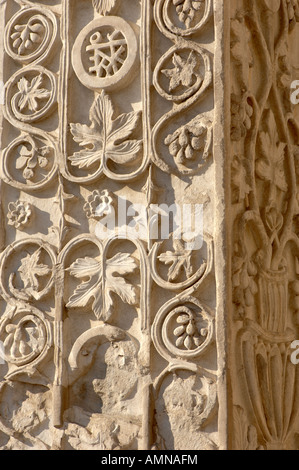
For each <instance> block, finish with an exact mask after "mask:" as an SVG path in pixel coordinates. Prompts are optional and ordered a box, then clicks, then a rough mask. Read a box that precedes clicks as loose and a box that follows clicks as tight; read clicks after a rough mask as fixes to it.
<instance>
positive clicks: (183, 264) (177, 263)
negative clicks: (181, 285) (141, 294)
mask: <svg viewBox="0 0 299 470" xmlns="http://www.w3.org/2000/svg"><path fill="white" fill-rule="evenodd" d="M174 247H175V252H173V251H166V253H162V254H161V255H160V256H159V260H160V261H161V263H164V264H166V265H171V266H170V268H169V270H168V280H169V281H175V280H176V279H177V278H178V276H179V274H180V272H181V269H184V270H185V273H186V276H187V278H188V277H190V276H192V274H193V268H192V265H191V255H192V251H190V250H189V251H186V250H185V249H184V246H183V243H182V242H181V241H180V240H175V241H174Z"/></svg>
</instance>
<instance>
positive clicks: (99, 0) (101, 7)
mask: <svg viewBox="0 0 299 470" xmlns="http://www.w3.org/2000/svg"><path fill="white" fill-rule="evenodd" d="M117 2H118V0H92V4H93V6H94V8H95V9H96V10H97V12H98V13H100V15H107V13H110V12H111V11H112V10H113V8H114V7H115V5H116V4H117Z"/></svg>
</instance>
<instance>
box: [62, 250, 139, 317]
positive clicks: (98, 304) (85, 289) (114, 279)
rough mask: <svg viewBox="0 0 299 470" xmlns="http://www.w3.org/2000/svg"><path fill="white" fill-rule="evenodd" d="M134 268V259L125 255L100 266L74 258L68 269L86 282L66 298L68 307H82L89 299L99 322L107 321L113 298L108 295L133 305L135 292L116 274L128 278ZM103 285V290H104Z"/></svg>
mask: <svg viewBox="0 0 299 470" xmlns="http://www.w3.org/2000/svg"><path fill="white" fill-rule="evenodd" d="M136 268H137V263H136V260H135V259H134V258H133V257H132V256H130V255H128V254H123V253H119V254H117V255H115V256H114V257H113V258H109V259H107V260H106V261H105V271H103V263H102V262H100V261H98V260H94V259H91V258H84V259H80V258H79V259H77V261H76V262H75V263H73V264H72V266H71V267H70V268H68V270H69V271H70V274H71V275H72V276H74V277H76V278H77V279H88V280H87V281H84V282H81V284H80V285H79V286H78V287H77V288H76V290H75V292H74V294H73V295H72V296H71V298H70V299H69V302H68V303H67V307H69V308H75V307H85V306H86V305H87V304H88V302H89V301H90V299H91V298H93V299H94V301H93V304H92V309H93V312H94V314H95V316H96V317H97V318H98V319H99V320H100V319H102V320H103V321H108V320H109V318H110V317H111V315H112V313H113V312H112V307H113V299H112V296H111V293H112V292H114V293H115V294H117V295H118V296H119V297H120V298H121V299H122V301H123V302H125V303H128V304H130V305H136V303H137V300H138V295H137V289H136V287H135V286H132V285H131V284H129V283H127V282H126V281H125V280H124V278H123V277H119V276H115V275H114V274H115V273H118V274H120V275H127V274H130V273H132V272H134V271H135V269H136ZM104 286H105V287H104Z"/></svg>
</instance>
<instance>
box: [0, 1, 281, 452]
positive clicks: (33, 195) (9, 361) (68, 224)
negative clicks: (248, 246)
mask: <svg viewBox="0 0 299 470" xmlns="http://www.w3.org/2000/svg"><path fill="white" fill-rule="evenodd" d="M212 4H213V2H212V1H211V0H200V1H192V2H187V1H175V0H173V1H172V0H171V1H170V0H157V1H155V2H149V1H147V0H140V1H139V0H126V1H123V2H120V1H117V0H100V1H98V0H93V1H91V2H84V8H85V9H86V11H87V16H82V15H81V14H80V12H81V10H82V2H81V0H74V1H73V0H72V2H70V1H69V0H61V2H58V1H57V2H55V5H44V4H42V3H39V2H31V1H29V0H28V1H27V0H26V1H23V0H21V1H16V0H7V2H5V3H4V4H2V5H1V6H0V13H1V15H2V13H3V18H4V20H3V21H5V29H4V30H3V41H4V51H3V57H2V52H1V61H2V64H3V67H2V69H1V75H0V76H2V75H3V77H4V81H5V87H4V98H5V100H4V101H5V104H4V105H3V113H2V111H1V126H2V125H3V131H2V133H1V168H0V171H1V201H2V200H3V206H2V207H3V210H4V212H5V211H6V212H5V213H6V216H7V217H6V222H3V249H2V252H1V257H0V293H1V319H0V340H1V341H2V342H3V345H4V353H3V354H4V359H5V364H3V366H0V368H1V371H0V372H1V383H0V430H1V436H0V448H1V449H2V450H4V449H25V450H27V449H29V448H31V447H34V448H35V449H66V450H71V449H76V450H83V449H95V450H105V449H109V450H113V449H119V450H124V449H133V450H136V449H151V448H156V449H161V450H162V449H171V448H176V449H178V450H179V449H182V450H183V449H184V448H186V449H187V448H188V449H199V450H200V449H209V450H212V449H213V450H214V449H217V448H218V447H219V445H220V444H219V436H218V413H217V410H218V396H217V387H218V383H217V367H218V366H217V345H216V338H215V269H214V243H213V234H214V229H215V227H214V225H213V221H212V217H211V214H212V212H213V207H212V202H211V198H212V196H213V191H214V183H213V177H211V175H213V171H214V162H213V148H214V146H213V144H214V142H213V125H214V112H215V111H214V87H213V68H214V48H215V36H214V35H215V25H214V20H213V5H212ZM8 5H9V8H8ZM1 15H0V16H1ZM71 18H72V20H71ZM87 18H88V19H87ZM88 21H89V23H87V22H88ZM156 43H160V47H159V48H158V49H156V47H155V44H156ZM1 126H0V127H1ZM276 144H277V142H276V143H274V145H276ZM261 158H262V157H261ZM264 160H265V161H264ZM265 166H267V162H266V156H263V161H262V162H261V165H260V167H265ZM266 173H267V175H268V176H269V177H270V176H271V177H272V175H273V171H272V169H270V168H269V169H267V171H266ZM174 177H175V178H176V179H177V180H176V181H177V182H176V183H173V182H172V178H174ZM263 181H264V180H263ZM201 187H203V190H204V191H207V192H208V193H209V194H208V196H207V193H205V196H202V195H200V198H201V197H202V198H203V199H204V200H205V203H206V206H207V207H208V211H209V216H208V217H207V221H208V222H207V225H206V226H205V233H204V237H203V244H202V247H200V248H199V249H197V250H190V249H189V248H188V244H186V241H185V240H184V239H182V240H177V238H176V237H175V233H174V229H173V230H172V231H170V232H171V233H170V237H169V240H164V239H163V238H161V237H159V236H158V237H157V238H155V239H152V238H151V237H150V236H149V232H147V233H146V236H145V237H141V238H138V237H133V236H131V235H130V233H131V232H129V235H127V236H123V235H122V236H117V235H115V234H111V233H110V232H107V236H106V237H105V238H104V239H102V238H100V237H99V225H98V224H99V223H102V222H103V220H105V221H106V222H107V220H108V219H109V217H111V218H112V216H114V215H115V214H118V215H120V216H123V215H124V214H122V211H121V210H120V209H119V207H118V208H117V202H119V200H122V201H123V200H126V201H127V202H130V203H135V204H137V205H138V204H139V206H142V207H144V208H145V212H146V213H147V214H150V213H151V211H152V213H151V216H152V219H151V220H150V222H151V224H152V226H154V227H155V228H156V229H157V230H156V231H157V233H159V228H161V220H160V219H159V214H157V213H154V212H153V207H154V206H155V204H156V205H157V204H163V203H167V204H169V206H170V205H171V204H173V203H174V202H178V203H179V204H183V203H190V204H195V203H196V202H197V201H198V197H199V196H198V188H201ZM278 190H279V188H278ZM176 191H177V193H175V192H176ZM273 191H274V190H273ZM165 194H166V196H165ZM1 204H2V202H1ZM271 209H272V207H271ZM125 210H127V209H125ZM269 211H270V209H269ZM164 212H165V211H164ZM119 213H120V214H119ZM128 215H129V217H131V219H130V218H129V220H126V221H125V223H124V226H128V227H130V228H132V227H136V226H138V230H140V231H142V230H144V228H146V229H148V227H145V226H144V221H143V218H142V217H141V216H140V214H139V215H138V214H136V213H130V212H129V214H128ZM273 217H274V218H275V216H274V215H273V214H271V213H270V212H269V214H268V221H269V224H270V220H272V219H273ZM272 223H273V224H274V225H275V226H277V225H278V221H276V220H273V221H272ZM277 230H278V229H277ZM142 233H143V232H142ZM185 236H186V234H185ZM274 239H275V240H276V235H275V237H274V238H273V241H274ZM1 241H2V238H1ZM16 404H17V405H16ZM165 410H166V414H165ZM186 416H187V418H186V419H184V418H185V417H186ZM182 419H184V428H183V432H182V429H181V427H180V424H179V423H180V421H181V420H182ZM151 423H154V432H152V428H151Z"/></svg>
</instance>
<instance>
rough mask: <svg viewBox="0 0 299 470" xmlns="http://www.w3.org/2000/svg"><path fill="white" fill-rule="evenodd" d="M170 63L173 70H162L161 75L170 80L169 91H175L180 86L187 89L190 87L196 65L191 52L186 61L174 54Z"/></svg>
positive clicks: (193, 54) (195, 59)
mask: <svg viewBox="0 0 299 470" xmlns="http://www.w3.org/2000/svg"><path fill="white" fill-rule="evenodd" d="M172 63H173V65H174V68H172V69H166V70H162V73H163V74H164V75H165V76H166V77H167V78H169V80H170V83H169V91H173V90H175V89H176V88H178V87H179V86H180V85H183V86H185V87H187V88H189V87H191V86H192V84H193V76H194V74H195V69H196V67H197V65H198V60H197V57H196V55H195V53H194V52H193V51H192V52H190V54H189V57H188V59H187V60H185V59H183V58H182V57H180V56H179V55H178V54H174V55H173V57H172Z"/></svg>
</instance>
